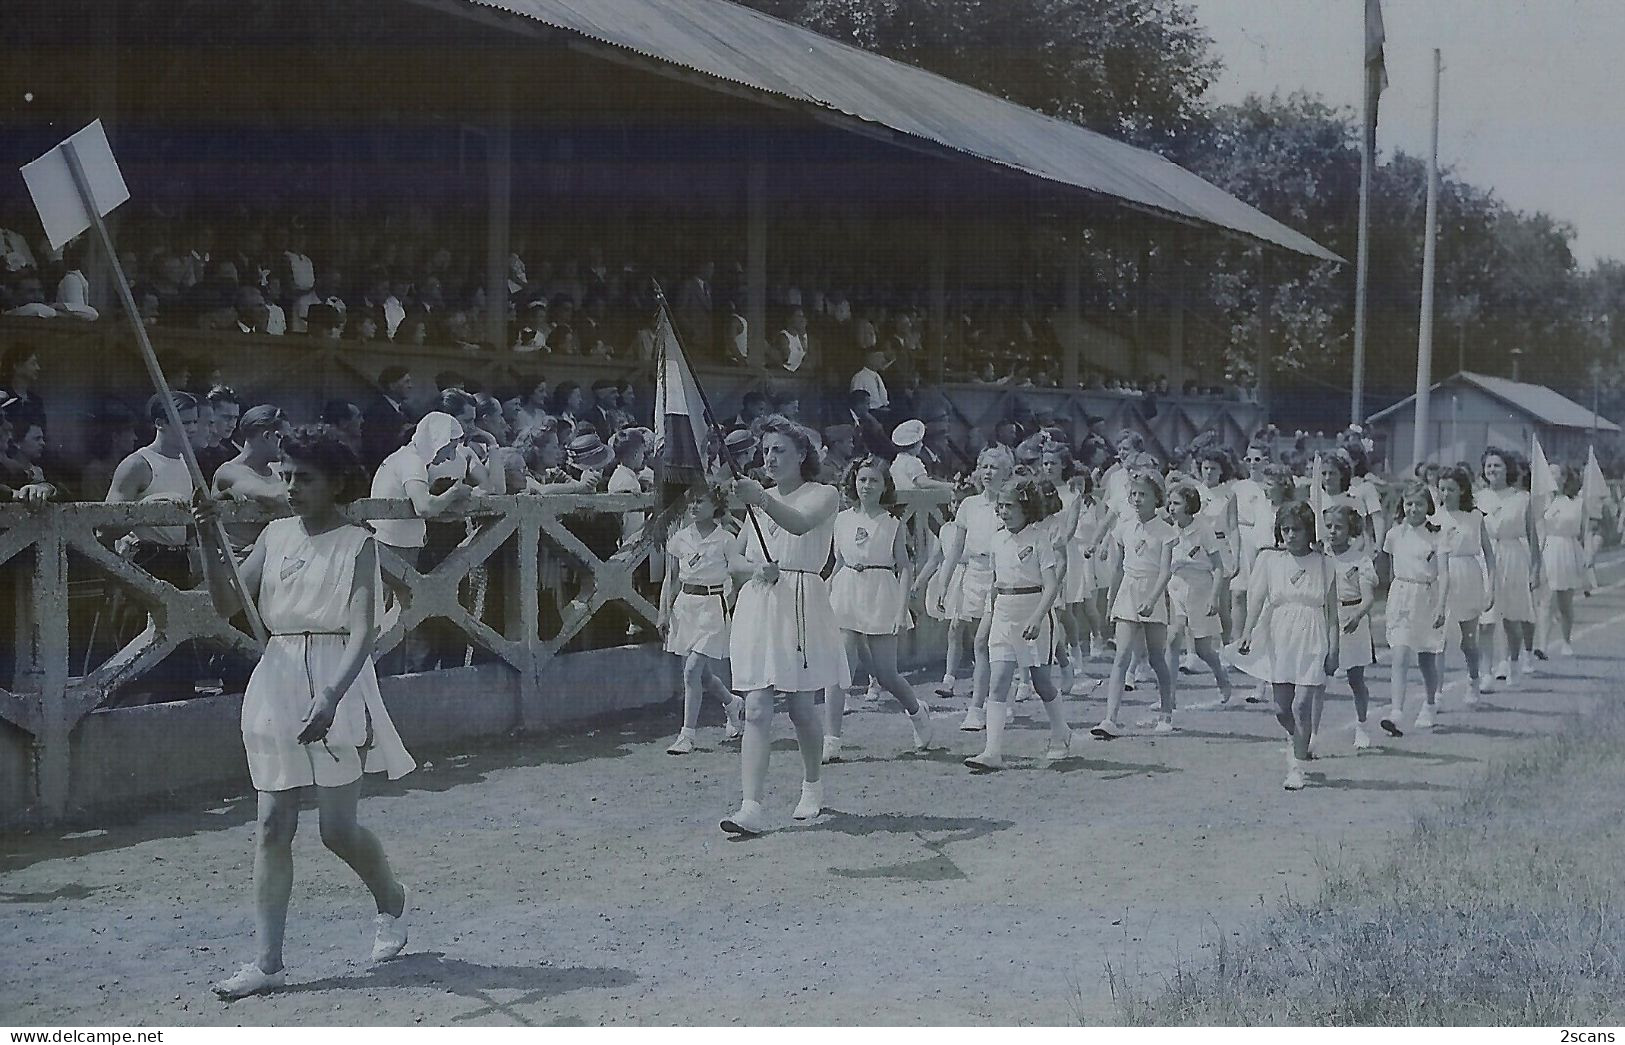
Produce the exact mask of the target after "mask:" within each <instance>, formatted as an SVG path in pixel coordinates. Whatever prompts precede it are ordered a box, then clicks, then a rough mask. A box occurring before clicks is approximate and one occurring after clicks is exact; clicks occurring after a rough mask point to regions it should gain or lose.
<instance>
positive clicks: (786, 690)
mask: <svg viewBox="0 0 1625 1045" xmlns="http://www.w3.org/2000/svg"><path fill="white" fill-rule="evenodd" d="M761 448H762V470H763V473H764V474H765V475H766V476H767V478H768V479H769V480H771V481H772V483H773V484H774V486H773V489H772V490H768V489H765V488H763V486H762V485H761V484H760V483H758V482H757V481H756V480H754V479H736V480H734V483H733V492H734V495H735V496H736V497H738V498H739V500H741V501H743V502H744V503H745V504H746V505H748V506H749V507H751V508H754V509H756V510H757V514H758V518H759V521H760V524H761V528H762V538H765V540H766V543H767V556H768V558H769V559H770V561H768V562H763V563H760V564H758V565H755V566H754V570H753V572H752V574H751V577H750V580H749V581H747V582H746V583H745V585H744V586H743V587H742V588H741V589H740V592H739V601H738V603H737V604H736V605H735V607H734V620H733V628H732V632H731V633H730V635H729V641H728V653H729V661H730V662H731V664H732V668H733V685H734V688H735V689H739V690H743V691H744V692H745V722H744V726H745V735H744V737H743V739H742V742H741V744H740V784H741V791H742V793H743V794H742V801H741V802H740V806H739V810H738V811H737V812H735V813H734V814H733V815H732V816H730V817H728V818H727V819H725V820H723V821H722V829H723V830H724V831H727V832H728V833H730V834H740V835H758V834H761V833H763V832H764V831H766V830H767V829H768V825H769V821H768V817H767V813H766V812H765V810H764V809H763V808H762V799H763V797H764V789H765V785H766V783H767V764H768V754H769V752H770V750H771V748H772V740H773V711H774V703H775V701H776V700H777V699H778V698H779V697H781V696H782V697H783V698H785V702H786V704H787V705H788V709H789V712H790V721H791V723H793V724H794V726H795V730H796V742H797V744H798V745H799V746H800V748H801V761H802V765H803V769H804V772H805V776H804V782H803V783H802V785H801V800H800V802H799V803H797V805H796V808H795V812H794V813H793V814H792V816H793V817H794V818H795V819H797V820H811V819H812V818H813V817H816V816H817V815H818V814H819V813H820V812H822V811H823V783H822V779H821V776H820V774H821V772H822V770H823V750H824V723H823V719H822V717H821V716H820V715H819V714H818V708H817V706H816V705H815V703H814V700H815V697H816V695H817V693H818V691H819V690H822V689H825V688H826V687H828V686H846V685H849V684H850V683H851V678H852V675H851V672H850V671H849V670H848V669H847V663H846V652H845V650H844V649H843V648H842V645H841V630H840V627H839V626H838V625H837V624H836V622H835V612H834V610H832V609H831V608H830V602H829V588H828V587H827V586H826V584H825V583H824V578H823V574H822V571H823V569H824V567H825V565H826V564H827V563H828V562H829V559H830V551H831V548H832V545H833V541H834V536H835V513H836V511H837V510H838V509H839V508H840V494H839V492H837V491H836V489H835V487H833V486H826V485H824V484H822V483H818V482H814V481H813V479H814V477H815V476H817V475H818V472H819V462H818V454H817V452H816V451H815V450H814V449H813V437H812V433H811V432H809V431H808V430H807V429H805V428H803V427H802V426H801V425H799V424H797V423H796V422H794V421H790V420H787V419H786V418H783V417H778V416H774V417H770V418H768V419H767V421H766V422H764V423H763V425H762V428H761ZM739 539H740V544H741V552H742V554H743V555H744V556H746V557H748V556H750V555H751V554H755V555H757V556H760V552H761V549H760V548H759V547H756V544H757V542H758V540H759V539H758V538H757V536H756V533H755V531H754V528H753V527H751V526H746V527H743V528H741V531H740V538H739ZM753 547H754V548H755V552H754V553H752V551H751V549H752V548H753ZM736 561H737V560H736Z"/></svg>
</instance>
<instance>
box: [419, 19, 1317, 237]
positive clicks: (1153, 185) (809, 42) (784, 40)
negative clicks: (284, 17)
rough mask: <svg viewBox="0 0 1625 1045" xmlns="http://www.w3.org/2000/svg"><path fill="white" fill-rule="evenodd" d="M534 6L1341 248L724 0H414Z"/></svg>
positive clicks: (1144, 162)
mask: <svg viewBox="0 0 1625 1045" xmlns="http://www.w3.org/2000/svg"><path fill="white" fill-rule="evenodd" d="M417 2H419V3H424V4H426V5H428V6H433V7H437V8H440V9H442V10H447V9H455V8H459V7H462V8H471V7H477V8H485V9H488V10H494V11H498V12H506V13H508V14H511V15H516V16H519V17H522V18H527V19H531V20H533V21H536V22H539V23H542V24H544V25H547V26H551V27H554V28H555V29H560V30H564V31H566V32H570V33H575V34H578V35H580V36H581V37H584V38H586V39H590V40H594V41H598V42H600V43H603V44H609V45H611V46H614V47H617V48H623V49H625V50H628V51H631V52H635V53H637V54H640V55H644V56H646V57H648V58H653V59H656V60H658V61H660V62H663V63H669V64H671V65H675V66H679V67H682V68H685V69H688V70H691V71H694V72H698V73H701V74H704V75H705V76H709V77H715V78H716V79H718V80H723V81H727V82H730V83H733V84H737V85H742V86H744V87H748V88H752V89H755V90H759V91H764V92H767V93H770V94H774V95H778V96H780V97H782V98H787V99H790V100H792V101H795V102H799V103H803V104H806V105H809V106H813V107H815V108H817V109H820V110H825V111H828V112H832V113H834V114H838V115H839V116H840V117H843V118H846V119H850V120H856V121H861V122H863V123H868V124H877V125H880V126H882V127H885V128H889V129H890V130H892V131H895V132H898V133H900V134H903V135H907V136H909V137H912V138H915V139H918V140H921V141H924V142H929V143H934V144H936V145H938V146H941V147H944V148H947V149H950V150H953V151H955V152H958V153H962V154H964V155H967V156H973V157H976V158H978V159H981V160H984V161H987V162H990V163H996V164H1000V165H1002V166H1004V167H1008V168H1011V169H1014V170H1017V171H1020V172H1023V173H1026V174H1030V175H1033V176H1035V177H1038V178H1043V179H1046V180H1048V181H1051V182H1056V183H1059V184H1062V185H1067V186H1072V187H1074V188H1077V189H1082V190H1084V191H1086V192H1089V193H1093V194H1097V195H1100V196H1104V197H1108V198H1110V199H1112V200H1115V201H1119V202H1121V203H1126V204H1130V205H1133V206H1137V207H1141V208H1146V209H1149V210H1151V211H1154V212H1157V213H1160V214H1163V215H1166V216H1169V217H1174V218H1179V219H1185V220H1191V221H1196V222H1199V223H1202V224H1205V225H1209V226H1213V227H1216V228H1220V229H1224V230H1228V231H1231V232H1235V233H1239V234H1241V235H1243V236H1246V237H1248V238H1250V239H1253V240H1257V241H1260V242H1263V243H1266V244H1272V245H1274V246H1277V247H1282V248H1285V249H1287V250H1290V251H1294V252H1296V253H1298V254H1303V255H1306V256H1308V257H1311V258H1317V259H1322V260H1328V261H1342V260H1343V259H1342V258H1340V257H1339V256H1338V255H1336V254H1334V253H1332V252H1331V251H1329V250H1327V249H1326V248H1325V247H1322V246H1321V245H1320V244H1318V243H1316V242H1315V241H1314V240H1312V239H1310V238H1309V237H1307V236H1305V235H1303V234H1301V233H1299V232H1297V231H1295V230H1293V229H1291V228H1289V227H1287V226H1286V225H1283V224H1282V223H1280V222H1278V221H1276V220H1275V219H1274V218H1271V217H1269V216H1268V215H1266V214H1264V213H1262V212H1261V211H1259V210H1257V209H1255V208H1253V207H1251V206H1249V205H1248V204H1246V203H1243V202H1242V201H1241V200H1238V199H1236V198H1235V197H1234V196H1232V195H1230V194H1229V193H1227V192H1225V191H1224V190H1223V189H1220V188H1219V187H1218V186H1216V185H1213V184H1212V183H1210V182H1208V181H1205V180H1203V179H1202V178H1199V177H1197V176H1196V175H1195V174H1192V173H1191V172H1190V171H1187V170H1185V169H1184V168H1182V167H1180V166H1178V165H1177V164H1175V163H1173V162H1171V161H1169V160H1166V159H1164V158H1163V157H1161V156H1158V155H1157V154H1155V153H1153V152H1148V151H1147V150H1145V149H1138V148H1135V147H1134V146H1132V145H1128V144H1126V143H1124V142H1120V141H1117V140H1115V139H1112V138H1108V137H1106V136H1105V135H1103V134H1098V133H1096V132H1094V131H1090V130H1087V129H1085V128H1083V127H1080V126H1078V125H1077V124H1074V123H1068V122H1066V121H1064V120H1058V119H1055V118H1054V117H1050V116H1045V115H1044V114H1042V113H1039V112H1035V111H1033V110H1032V109H1028V108H1025V107H1023V106H1020V105H1016V104H1015V103H1013V102H1008V101H1005V100H1004V99H1002V98H998V97H995V96H994V95H991V94H988V93H987V92H985V91H980V90H977V89H976V88H974V87H970V86H967V85H966V84H962V83H959V82H957V81H954V80H950V79H947V78H946V77H943V76H938V75H937V74H935V73H932V72H927V71H926V70H924V69H921V68H919V67H917V66H913V65H908V64H906V63H903V62H898V61H894V60H892V59H890V58H886V57H884V56H883V55H878V54H875V53H873V52H870V51H865V50H863V49H861V48H858V47H854V46H852V45H850V44H845V43H842V42H841V41H839V40H834V39H831V38H829V37H827V36H823V35H821V34H819V33H815V32H813V31H811V30H809V29H803V28H801V27H800V26H797V25H793V24H791V23H789V22H785V21H782V20H781V19H777V18H773V17H771V16H769V15H765V14H762V13H760V12H758V11H754V10H752V9H750V8H746V7H741V6H739V5H738V4H734V3H730V2H728V0H417Z"/></svg>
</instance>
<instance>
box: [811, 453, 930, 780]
mask: <svg viewBox="0 0 1625 1045" xmlns="http://www.w3.org/2000/svg"><path fill="white" fill-rule="evenodd" d="M843 485H844V487H845V491H844V492H845V494H846V498H847V501H848V502H849V503H851V504H853V505H854V507H852V508H848V509H846V510H845V511H843V512H841V513H840V514H839V515H837V516H836V517H835V576H834V578H833V579H832V580H831V581H830V584H829V601H830V606H831V607H832V608H833V609H834V611H835V619H836V620H837V621H839V622H840V625H841V637H842V639H843V640H844V641H845V643H846V659H847V663H848V665H850V666H858V665H861V666H862V667H863V669H864V670H865V671H867V672H868V673H869V677H870V678H872V679H874V680H875V681H876V682H878V683H880V685H881V687H882V688H884V689H885V690H886V692H888V693H890V694H891V695H892V696H893V697H895V698H896V699H897V702H898V703H899V704H901V705H903V710H904V711H905V712H907V713H908V721H909V725H910V726H912V727H913V729H914V749H915V750H916V751H926V750H928V749H929V748H930V747H931V712H930V711H928V710H926V707H925V705H924V704H922V703H920V702H919V700H917V699H916V698H915V696H914V690H913V689H912V688H911V687H910V686H909V684H908V683H907V682H905V681H904V680H903V677H902V676H901V675H899V674H898V673H897V640H898V636H899V635H900V634H902V632H903V631H905V630H907V629H908V628H910V627H912V626H913V622H912V621H911V620H910V619H909V612H908V590H909V587H910V584H911V583H912V577H911V575H910V573H911V567H910V565H909V558H908V532H907V531H906V530H904V528H903V521H902V520H901V519H899V518H898V517H897V516H895V515H893V514H892V513H891V510H890V508H889V505H891V504H892V503H893V502H894V501H895V500H896V493H897V491H896V488H895V487H894V486H893V485H892V477H891V473H890V472H889V470H888V469H887V467H886V462H885V460H884V459H883V458H880V457H876V456H874V455H872V454H871V455H869V456H867V457H860V458H858V459H857V460H856V461H853V462H852V464H851V465H850V466H848V468H847V471H846V477H845V479H844V480H843ZM845 711H846V690H845V689H844V688H842V687H840V686H836V687H834V688H833V689H830V690H826V691H825V693H824V731H825V732H824V761H825V762H839V761H840V759H841V726H842V722H841V719H842V716H843V714H844V713H845Z"/></svg>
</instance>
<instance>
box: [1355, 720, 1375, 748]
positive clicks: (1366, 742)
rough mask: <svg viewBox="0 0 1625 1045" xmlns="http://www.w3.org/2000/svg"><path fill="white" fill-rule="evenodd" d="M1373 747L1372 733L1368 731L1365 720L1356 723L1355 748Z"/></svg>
mask: <svg viewBox="0 0 1625 1045" xmlns="http://www.w3.org/2000/svg"><path fill="white" fill-rule="evenodd" d="M1370 747H1371V734H1370V733H1367V732H1366V729H1365V723H1364V722H1356V723H1354V750H1356V751H1366V750H1369V749H1370Z"/></svg>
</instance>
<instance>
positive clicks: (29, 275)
mask: <svg viewBox="0 0 1625 1045" xmlns="http://www.w3.org/2000/svg"><path fill="white" fill-rule="evenodd" d="M6 315H8V316H24V317H26V318H28V319H55V318H57V311H56V309H54V308H52V307H51V306H50V305H47V304H46V303H45V284H44V283H43V282H41V281H40V278H39V275H38V274H37V273H34V272H32V271H30V272H25V273H23V275H22V276H21V277H19V278H18V280H17V282H16V283H15V284H14V286H13V288H12V297H11V307H9V308H7V309H6Z"/></svg>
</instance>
